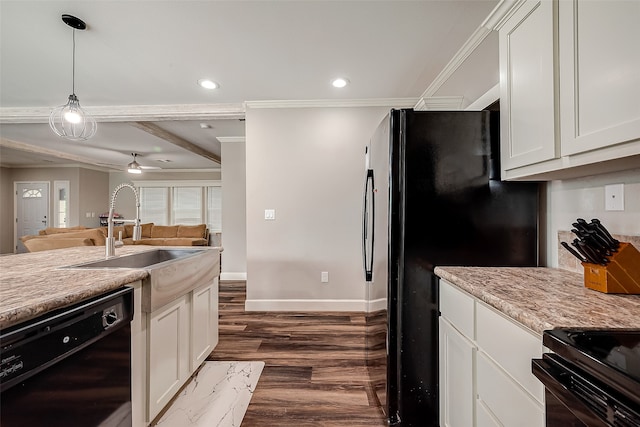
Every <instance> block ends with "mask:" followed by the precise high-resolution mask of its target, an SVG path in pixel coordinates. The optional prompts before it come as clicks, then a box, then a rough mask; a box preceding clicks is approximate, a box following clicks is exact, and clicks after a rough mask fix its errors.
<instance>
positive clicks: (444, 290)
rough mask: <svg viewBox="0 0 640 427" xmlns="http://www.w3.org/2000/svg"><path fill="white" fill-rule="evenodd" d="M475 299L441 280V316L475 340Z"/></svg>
mask: <svg viewBox="0 0 640 427" xmlns="http://www.w3.org/2000/svg"><path fill="white" fill-rule="evenodd" d="M474 306H475V303H474V301H473V297H471V296H469V295H467V294H465V293H464V292H462V291H461V290H459V289H458V288H456V287H455V286H453V285H452V284H450V283H449V282H447V281H446V280H443V279H440V314H441V315H442V317H444V318H446V319H447V320H448V321H449V323H451V324H452V325H453V326H454V327H455V328H456V329H457V330H458V331H460V332H461V333H462V334H463V335H464V336H466V337H467V338H469V339H471V340H473V339H474V338H475V333H474V328H473V323H474Z"/></svg>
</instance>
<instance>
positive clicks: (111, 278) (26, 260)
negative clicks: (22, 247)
mask: <svg viewBox="0 0 640 427" xmlns="http://www.w3.org/2000/svg"><path fill="white" fill-rule="evenodd" d="M151 249H152V248H149V247H140V246H126V247H123V248H119V249H117V253H118V254H119V255H128V254H132V253H136V252H143V251H148V250H151ZM103 258H104V246H96V247H86V246H83V247H78V248H69V249H58V250H52V251H43V252H35V253H28V254H18V255H8V256H3V257H0V328H6V327H8V326H11V325H14V324H17V323H20V322H22V321H25V320H28V319H32V318H34V317H37V316H39V315H41V314H44V313H46V312H48V311H51V310H54V309H57V308H61V307H65V306H68V305H71V304H74V303H76V302H78V301H82V300H84V299H87V298H91V297H93V296H96V295H99V294H101V293H104V292H108V291H110V290H113V289H117V288H120V287H122V286H123V285H126V284H127V283H132V282H135V281H137V280H140V279H143V278H145V277H146V276H147V272H146V271H144V270H139V269H138V270H136V269H110V270H77V269H62V268H60V267H64V266H68V265H74V264H80V263H84V262H89V261H96V260H100V259H103Z"/></svg>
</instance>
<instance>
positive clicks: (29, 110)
mask: <svg viewBox="0 0 640 427" xmlns="http://www.w3.org/2000/svg"><path fill="white" fill-rule="evenodd" d="M83 108H84V109H85V110H86V111H87V113H89V114H91V115H92V116H93V118H94V119H96V121H98V122H159V121H168V120H215V119H244V116H245V107H244V104H242V103H238V104H175V105H114V106H102V107H83ZM51 109H52V107H15V108H0V123H3V124H8V123H48V122H49V114H50V113H51Z"/></svg>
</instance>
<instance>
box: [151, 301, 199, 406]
mask: <svg viewBox="0 0 640 427" xmlns="http://www.w3.org/2000/svg"><path fill="white" fill-rule="evenodd" d="M189 359H190V352H189V295H184V296H183V297H182V298H180V299H178V300H177V301H174V302H172V303H169V304H167V305H166V306H164V307H162V308H161V309H159V310H157V311H155V312H153V313H151V314H150V315H149V364H148V369H149V373H148V376H147V379H148V383H149V386H148V390H149V398H148V401H149V417H150V419H152V418H153V417H155V416H156V415H157V414H158V413H159V412H160V410H161V409H162V408H164V406H165V405H166V404H167V403H169V401H170V400H171V398H172V397H173V396H174V395H175V394H176V393H177V392H178V390H179V389H180V387H181V386H182V384H183V383H184V382H185V381H186V380H187V378H189V362H190V360H189Z"/></svg>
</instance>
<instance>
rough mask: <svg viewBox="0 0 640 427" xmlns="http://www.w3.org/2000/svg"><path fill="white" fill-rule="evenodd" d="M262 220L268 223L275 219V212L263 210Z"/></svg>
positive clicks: (273, 210)
mask: <svg viewBox="0 0 640 427" xmlns="http://www.w3.org/2000/svg"><path fill="white" fill-rule="evenodd" d="M264 219H265V220H268V221H273V220H275V219H276V210H275V209H265V210H264Z"/></svg>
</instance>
